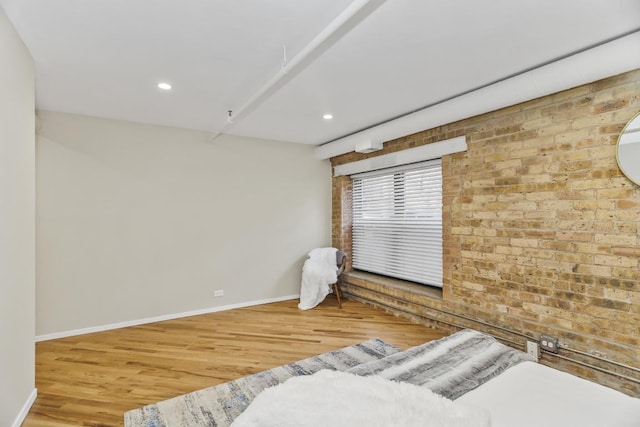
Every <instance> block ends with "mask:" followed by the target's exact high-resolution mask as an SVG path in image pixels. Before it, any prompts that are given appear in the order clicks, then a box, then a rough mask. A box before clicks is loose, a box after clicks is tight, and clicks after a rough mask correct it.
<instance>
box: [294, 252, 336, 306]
mask: <svg viewBox="0 0 640 427" xmlns="http://www.w3.org/2000/svg"><path fill="white" fill-rule="evenodd" d="M336 252H338V250H337V249H336V248H318V249H314V250H312V251H311V252H309V258H308V259H307V260H306V261H305V262H304V266H303V267H302V283H301V285H300V304H298V308H299V309H300V310H308V309H310V308H313V307H315V306H316V305H318V304H320V303H321V302H322V301H324V299H325V298H326V297H327V295H328V294H329V292H330V291H331V286H330V285H332V284H334V283H336V281H337V280H338V266H337V264H336Z"/></svg>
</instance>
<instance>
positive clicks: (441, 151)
mask: <svg viewBox="0 0 640 427" xmlns="http://www.w3.org/2000/svg"><path fill="white" fill-rule="evenodd" d="M462 151H467V137H466V136H458V137H455V138H451V139H445V140H444V141H438V142H434V143H432V144H427V145H422V146H420V147H416V148H409V149H408V150H402V151H396V152H395V153H389V154H383V155H382V156H375V157H369V158H368V159H364V160H358V161H357V162H351V163H345V164H344V165H338V166H336V167H335V168H333V176H343V175H353V174H356V173H362V172H369V171H374V170H378V169H386V168H391V167H394V166H403V165H408V164H411V163H417V162H423V161H426V160H433V159H439V158H441V157H442V156H446V155H447V154H453V153H460V152H462Z"/></svg>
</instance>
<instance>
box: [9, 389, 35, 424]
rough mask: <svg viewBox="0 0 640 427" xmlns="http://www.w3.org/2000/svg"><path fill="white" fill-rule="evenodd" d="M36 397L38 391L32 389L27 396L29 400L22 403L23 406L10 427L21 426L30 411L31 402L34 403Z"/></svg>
mask: <svg viewBox="0 0 640 427" xmlns="http://www.w3.org/2000/svg"><path fill="white" fill-rule="evenodd" d="M36 397H38V389H37V388H34V389H33V391H32V392H31V394H29V398H28V399H27V401H26V402H24V405H22V409H20V412H19V413H18V416H17V417H16V419H15V420H14V421H13V424H11V427H20V426H21V425H22V423H23V422H24V419H25V418H27V415H29V411H30V410H31V406H33V402H35V401H36Z"/></svg>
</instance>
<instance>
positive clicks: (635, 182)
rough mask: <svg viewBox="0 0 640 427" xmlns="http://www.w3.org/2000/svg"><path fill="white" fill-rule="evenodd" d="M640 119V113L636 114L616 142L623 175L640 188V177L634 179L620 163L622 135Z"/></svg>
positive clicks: (617, 161) (617, 157) (617, 156)
mask: <svg viewBox="0 0 640 427" xmlns="http://www.w3.org/2000/svg"><path fill="white" fill-rule="evenodd" d="M638 118H640V112H639V113H637V114H635V115H634V116H633V117H631V118H630V119H629V121H628V122H627V124H625V125H624V129H622V132H620V135H618V140H617V141H616V163H617V164H618V168H619V169H620V171H621V172H622V174H623V175H624V176H625V177H626V178H627V179H628V180H629V181H631V182H633V183H634V184H635V185H638V186H640V176H639V177H635V178H634V177H632V176H631V173H629V172H628V171H627V170H625V168H624V167H623V166H622V163H621V162H620V140H621V139H622V135H624V133H625V132H626V131H627V129H628V128H629V126H631V123H633V122H634V121H635V120H636V119H638Z"/></svg>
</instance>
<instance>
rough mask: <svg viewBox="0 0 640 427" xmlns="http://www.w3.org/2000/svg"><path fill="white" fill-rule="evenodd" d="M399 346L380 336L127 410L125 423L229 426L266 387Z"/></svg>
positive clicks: (158, 426) (370, 357) (339, 367)
mask: <svg viewBox="0 0 640 427" xmlns="http://www.w3.org/2000/svg"><path fill="white" fill-rule="evenodd" d="M399 351H400V350H399V349H398V348H396V347H394V346H392V345H390V344H387V343H385V342H383V341H381V340H378V339H375V340H369V341H365V342H362V343H360V344H356V345H353V346H350V347H345V348H342V349H339V350H335V351H332V352H329V353H324V354H320V355H317V356H313V357H310V358H308V359H304V360H300V361H298V362H294V363H290V364H288V365H283V366H279V367H276V368H273V369H269V370H267V371H263V372H259V373H257V374H254V375H249V376H247V377H244V378H240V379H237V380H234V381H230V382H227V383H224V384H219V385H217V386H214V387H209V388H206V389H203V390H198V391H195V392H193V393H188V394H185V395H182V396H178V397H175V398H173V399H169V400H165V401H162V402H158V403H154V404H152V405H148V406H144V407H142V408H139V409H135V410H133V411H129V412H127V413H125V414H124V425H125V427H193V426H202V427H222V426H228V425H230V424H231V422H232V421H233V420H234V419H235V418H236V417H237V416H238V415H240V414H241V413H242V411H244V410H245V409H246V408H247V406H249V404H250V403H251V402H252V401H253V399H254V398H255V397H256V396H257V395H258V393H260V392H261V391H263V390H264V389H266V388H268V387H271V386H274V385H276V384H279V383H282V382H284V381H285V380H286V379H288V378H291V377H294V376H299V375H309V374H313V373H315V372H318V371H320V370H322V369H331V370H337V371H346V370H348V369H350V368H353V367H354V366H357V365H360V364H362V363H367V362H371V361H374V360H378V359H382V358H384V357H387V356H389V355H391V354H394V353H397V352H399Z"/></svg>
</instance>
